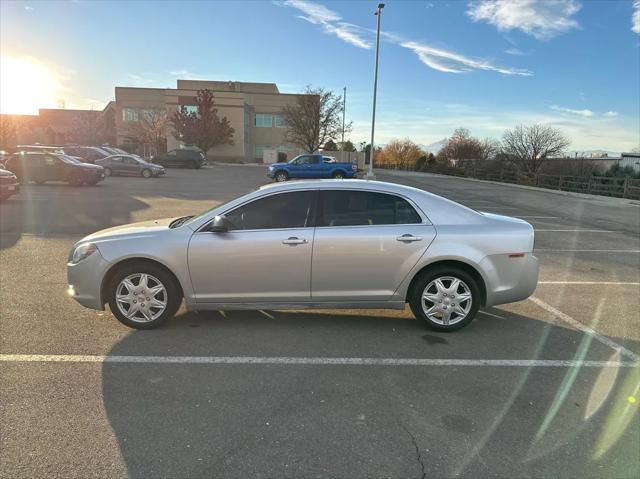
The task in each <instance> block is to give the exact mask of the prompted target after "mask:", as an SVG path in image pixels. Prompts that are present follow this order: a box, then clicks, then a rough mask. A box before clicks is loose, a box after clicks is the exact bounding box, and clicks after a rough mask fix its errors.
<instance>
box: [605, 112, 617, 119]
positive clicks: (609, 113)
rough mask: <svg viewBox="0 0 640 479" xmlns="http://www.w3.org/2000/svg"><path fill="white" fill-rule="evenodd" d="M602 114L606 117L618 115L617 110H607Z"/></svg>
mask: <svg viewBox="0 0 640 479" xmlns="http://www.w3.org/2000/svg"><path fill="white" fill-rule="evenodd" d="M604 116H607V117H609V118H613V117H616V116H618V112H617V111H608V112H606V113H605V114H604Z"/></svg>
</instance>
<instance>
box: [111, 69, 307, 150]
mask: <svg viewBox="0 0 640 479" xmlns="http://www.w3.org/2000/svg"><path fill="white" fill-rule="evenodd" d="M203 89H209V90H212V91H213V92H214V96H215V103H216V107H217V109H218V115H219V116H220V117H221V118H222V117H227V118H228V120H229V122H230V123H231V126H232V127H233V129H234V136H233V142H234V144H233V145H224V146H220V147H216V148H212V149H211V150H209V152H208V157H209V159H210V160H214V161H215V160H218V161H235V162H254V161H262V158H263V153H264V151H265V150H277V151H279V152H283V153H286V154H287V157H288V158H289V159H290V158H292V157H293V156H295V155H297V154H299V153H301V150H300V149H299V148H297V147H296V146H293V145H290V144H286V143H285V141H284V133H285V131H286V127H285V125H284V121H283V117H282V115H281V111H282V107H283V106H285V105H288V104H291V103H293V102H295V101H296V98H297V97H298V96H299V95H295V94H286V93H280V92H279V91H278V87H277V86H276V84H275V83H245V82H231V81H229V82H224V81H199V80H178V81H177V88H175V89H173V88H129V87H116V92H115V96H116V99H115V102H113V103H112V104H111V105H110V107H111V108H113V109H114V113H115V124H116V142H117V144H118V145H128V144H129V145H131V144H132V143H135V142H136V139H135V136H134V135H132V133H131V125H132V124H133V123H134V122H136V121H137V120H138V118H139V117H140V116H141V115H144V114H146V111H148V110H157V109H166V111H167V113H168V114H173V112H175V111H176V110H177V109H178V108H179V107H181V106H185V107H187V109H194V110H195V102H194V98H195V96H196V94H197V91H198V90H203ZM182 146H184V145H181V144H180V142H179V141H177V140H176V139H175V138H174V137H173V135H171V133H170V132H168V134H167V149H168V150H171V149H174V148H180V147H182Z"/></svg>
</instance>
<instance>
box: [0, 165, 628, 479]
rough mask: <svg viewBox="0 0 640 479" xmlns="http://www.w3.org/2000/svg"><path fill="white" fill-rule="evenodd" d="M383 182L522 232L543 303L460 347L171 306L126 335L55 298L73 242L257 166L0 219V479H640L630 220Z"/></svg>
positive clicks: (485, 191) (48, 197) (235, 187)
mask: <svg viewBox="0 0 640 479" xmlns="http://www.w3.org/2000/svg"><path fill="white" fill-rule="evenodd" d="M378 179H380V180H383V181H393V182H398V183H403V184H408V185H410V186H415V187H418V188H422V189H425V190H428V191H431V192H433V193H436V194H440V195H442V196H445V197H448V198H451V199H453V200H455V201H459V202H461V203H463V204H466V205H468V206H470V207H473V208H475V209H478V210H482V211H489V212H493V213H498V214H505V215H509V216H518V217H521V218H524V219H526V220H527V221H529V222H530V223H532V224H533V225H534V228H535V229H536V242H535V253H536V255H537V256H538V257H539V258H540V261H541V271H540V284H539V286H538V289H537V290H536V292H535V294H534V297H533V298H532V299H529V300H527V301H523V302H520V303H514V304H511V305H505V306H500V307H497V308H489V309H487V310H485V311H482V312H481V313H480V314H479V315H478V317H477V319H476V320H475V321H474V322H473V323H472V324H471V325H470V326H469V327H467V328H465V329H463V330H461V331H458V332H456V333H452V334H442V333H434V332H432V331H429V330H427V329H425V328H424V326H423V325H422V324H420V323H419V322H418V321H416V320H414V319H413V317H412V316H411V314H410V313H409V312H408V311H382V310H380V311H378V310H375V311H359V310H349V311H246V312H242V311H227V312H215V311H213V312H207V313H200V314H196V313H187V312H186V311H185V310H184V309H181V310H180V311H179V313H178V316H177V317H176V318H175V319H174V320H172V321H170V322H168V323H167V324H166V326H165V327H164V328H162V329H159V330H155V331H133V330H130V329H128V328H126V327H124V326H122V325H121V324H120V323H118V322H117V321H116V320H115V319H114V318H113V317H112V316H111V314H110V313H109V311H108V310H107V311H91V310H87V309H84V308H82V307H81V306H79V305H78V304H76V303H75V302H74V301H73V300H71V299H70V298H68V297H67V296H66V295H65V291H64V290H65V286H66V276H65V274H66V260H67V255H68V252H69V249H70V248H71V246H72V244H73V243H74V242H75V241H77V240H78V239H80V238H81V237H82V236H84V235H86V234H89V233H91V232H94V231H96V230H99V229H102V228H106V227H109V226H114V225H119V224H124V223H129V222H133V221H143V220H147V219H153V218H161V217H167V216H180V215H186V214H192V213H194V212H198V211H200V210H203V209H205V208H210V207H212V206H214V205H215V204H217V203H219V202H223V201H226V200H229V199H231V198H233V197H235V196H238V195H240V194H243V193H245V192H247V191H249V190H251V189H253V188H256V187H257V186H259V185H261V184H264V183H267V182H268V179H267V178H266V176H265V171H264V169H263V168H261V167H250V166H220V165H215V166H212V167H210V168H206V169H202V170H198V171H193V170H175V169H169V170H168V175H167V177H166V178H155V179H142V178H108V179H107V180H106V181H105V182H104V183H103V184H101V185H100V186H97V187H92V188H90V187H69V186H66V185H62V184H60V185H57V184H48V185H43V186H36V185H30V186H26V187H24V189H23V191H22V192H21V193H20V195H18V196H16V197H14V198H12V199H11V200H9V201H8V202H6V203H2V204H0V286H1V288H0V477H3V478H22V477H45V476H46V477H78V478H88V477H134V478H156V477H171V478H182V477H234V478H235V477H238V478H246V477H299V478H307V477H336V478H360V477H394V478H395V477H397V478H409V477H416V478H420V477H426V478H440V477H472V478H478V477H499V478H503V477H504V478H507V477H509V478H513V477H561V478H574V477H575V478H578V477H580V478H582V477H594V478H601V477H607V478H626V477H638V475H640V452H639V451H640V420H639V419H638V405H639V404H640V368H638V366H637V359H638V355H640V206H638V205H634V204H621V203H619V202H613V201H611V200H608V199H603V198H595V197H594V198H578V197H571V196H560V195H557V194H554V193H552V192H546V191H535V190H524V189H520V188H516V187H512V186H508V185H496V184H490V183H481V182H475V181H469V180H465V179H459V178H449V177H436V176H429V175H420V174H403V173H394V172H385V171H381V172H378Z"/></svg>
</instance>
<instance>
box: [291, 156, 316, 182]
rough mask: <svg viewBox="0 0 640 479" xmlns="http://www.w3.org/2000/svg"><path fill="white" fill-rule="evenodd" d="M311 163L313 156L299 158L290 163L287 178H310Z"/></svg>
mask: <svg viewBox="0 0 640 479" xmlns="http://www.w3.org/2000/svg"><path fill="white" fill-rule="evenodd" d="M312 162H313V155H302V156H299V157H298V158H297V159H296V160H295V161H294V162H292V163H291V167H290V168H289V176H290V177H291V178H310V177H311V167H312V165H311V163H312Z"/></svg>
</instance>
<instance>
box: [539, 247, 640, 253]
mask: <svg viewBox="0 0 640 479" xmlns="http://www.w3.org/2000/svg"><path fill="white" fill-rule="evenodd" d="M534 251H542V252H550V253H640V249H544V248H536V249H534Z"/></svg>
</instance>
